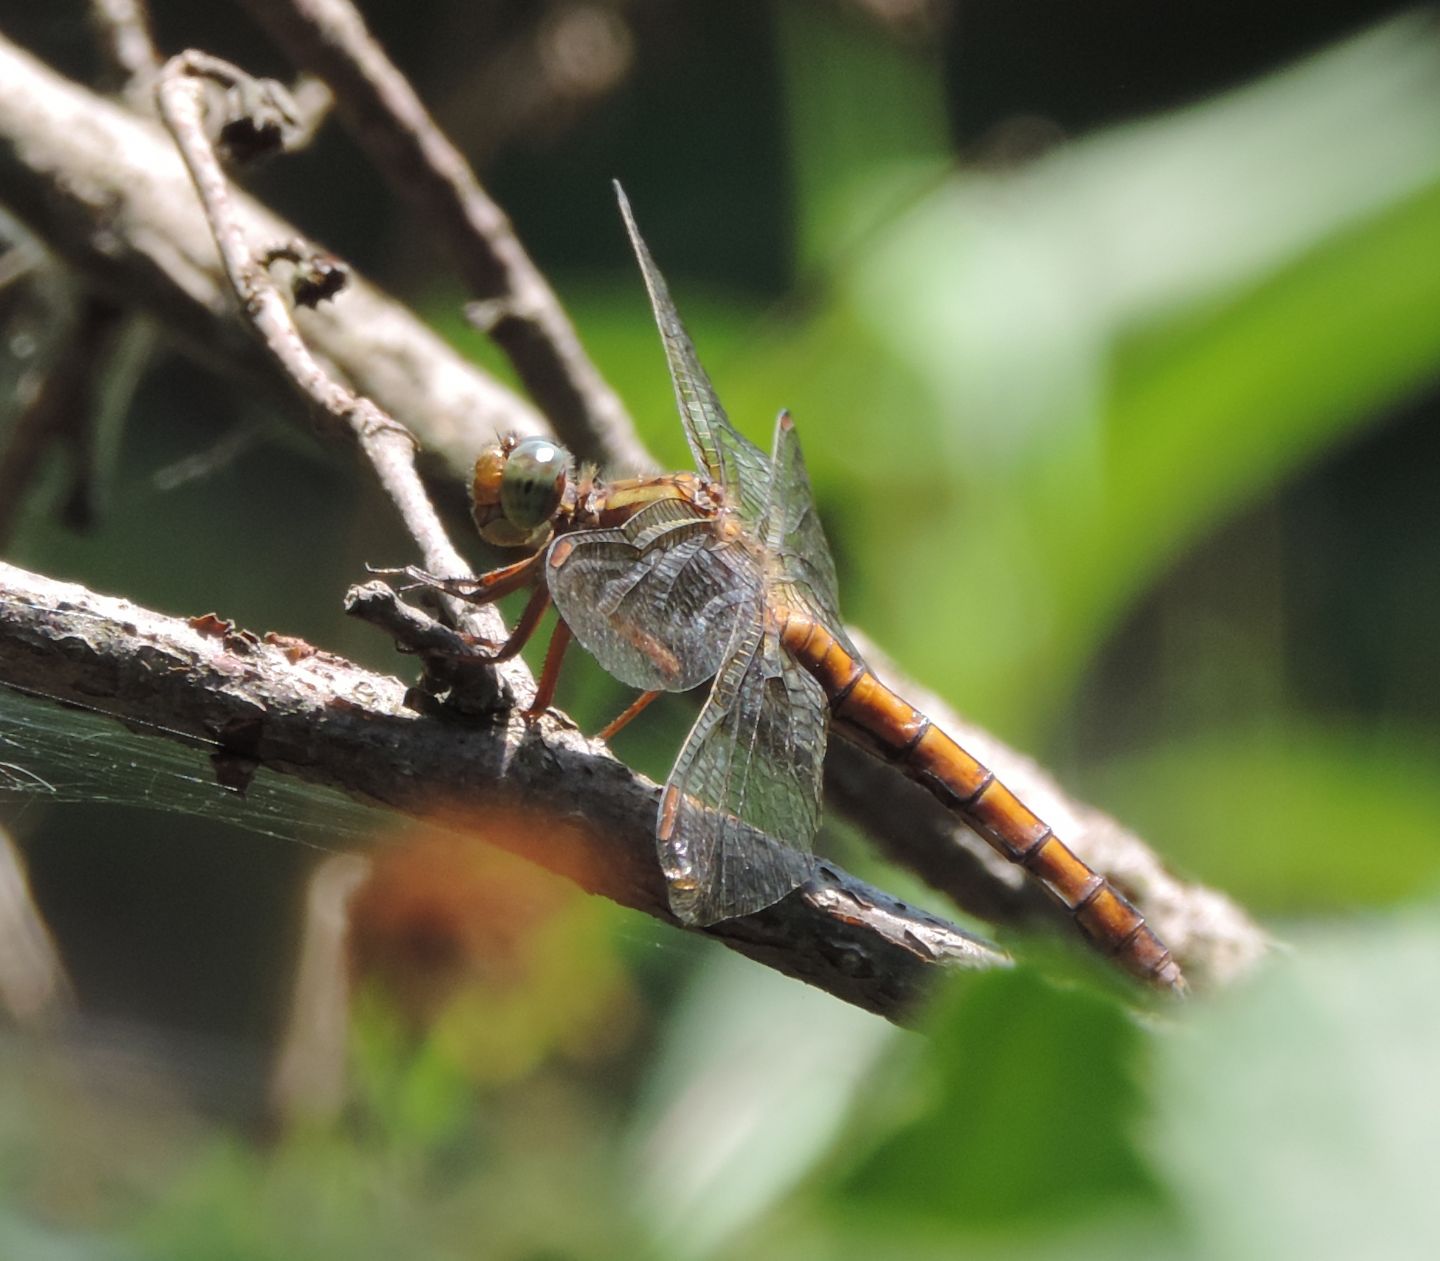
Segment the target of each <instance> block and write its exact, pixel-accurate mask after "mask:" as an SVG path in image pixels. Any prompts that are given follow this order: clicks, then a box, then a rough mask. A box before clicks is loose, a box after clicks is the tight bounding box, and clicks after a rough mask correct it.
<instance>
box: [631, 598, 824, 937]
mask: <svg viewBox="0 0 1440 1261" xmlns="http://www.w3.org/2000/svg"><path fill="white" fill-rule="evenodd" d="M828 717H829V711H828V709H827V707H826V704H825V697H824V694H823V693H822V692H821V690H820V687H819V685H818V684H817V683H816V682H815V680H814V679H812V678H811V677H810V676H809V675H808V674H806V673H805V672H804V671H803V670H801V669H800V668H799V667H798V666H796V665H795V664H794V663H793V662H792V661H791V660H790V658H789V657H788V656H787V655H786V654H785V653H783V652H782V651H781V650H780V647H779V645H778V644H777V643H776V642H775V641H774V637H773V635H769V634H767V632H766V631H765V629H764V623H763V621H762V618H761V617H760V610H759V609H758V608H757V609H756V610H755V616H754V617H747V618H746V619H745V621H744V622H742V623H741V624H740V626H739V627H738V628H737V633H736V636H735V638H734V640H733V641H732V643H731V652H730V653H729V654H728V655H727V657H726V660H725V663H724V665H723V666H722V667H721V669H720V673H719V675H717V676H716V679H715V684H714V686H713V687H712V688H711V691H710V697H709V699H708V700H707V701H706V703H705V707H704V708H703V709H702V710H701V711H700V716H699V718H697V719H696V722H695V726H694V727H693V728H692V730H691V732H690V736H689V738H688V739H687V740H686V741H685V747H684V748H683V749H682V750H681V751H680V756H679V758H678V759H677V760H676V762H675V769H674V770H673V771H672V772H671V773H670V779H669V781H668V782H667V783H666V785H665V793H664V796H663V797H662V798H661V802H660V819H659V824H658V826H657V828H656V839H657V843H658V845H659V852H660V863H661V866H662V867H663V868H664V871H665V875H666V879H667V881H668V883H669V890H670V907H671V909H672V910H673V911H674V912H675V914H676V916H677V917H678V918H679V919H681V920H682V921H684V922H685V923H690V924H713V923H715V922H717V921H718V920H722V919H731V918H734V917H736V916H740V915H749V914H752V913H753V912H755V911H758V910H761V909H763V908H764V907H767V906H769V905H770V904H771V903H772V902H777V901H779V899H780V898H782V897H784V896H785V895H786V894H787V893H789V892H790V891H791V890H792V889H794V888H796V887H797V886H798V885H800V884H803V883H804V882H805V880H807V879H808V878H809V875H810V872H811V870H812V867H813V862H812V859H811V858H810V854H809V850H810V844H811V841H812V840H813V839H814V835H815V831H816V829H817V828H818V827H819V824H820V790H821V765H822V763H823V761H824V757H825V737H826V728H827V721H828Z"/></svg>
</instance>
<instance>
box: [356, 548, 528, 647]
mask: <svg viewBox="0 0 1440 1261" xmlns="http://www.w3.org/2000/svg"><path fill="white" fill-rule="evenodd" d="M544 555H545V553H544V552H543V551H542V552H536V553H535V554H534V555H533V556H527V557H525V559H524V560H517V561H516V562H515V563H514V564H513V565H501V566H500V567H499V568H498V569H491V570H489V571H487V572H486V573H483V574H480V575H478V576H477V577H474V578H437V577H435V575H434V574H427V573H426V572H425V571H424V570H423V569H417V568H415V566H414V565H406V566H405V567H404V568H403V569H398V570H390V569H377V570H374V571H373V572H375V573H402V574H404V575H405V576H406V577H408V578H411V579H413V580H414V585H415V586H417V587H432V588H434V589H435V590H436V591H443V592H444V593H445V594H446V595H450V596H454V597H455V598H456V599H457V600H465V601H468V602H469V603H470V604H494V603H495V601H496V600H498V599H500V598H501V596H507V595H509V594H510V593H511V592H512V591H519V590H520V589H521V588H522V587H528V586H529V585H530V584H531V583H532V582H534V581H535V579H536V577H537V576H538V575H539V572H540V564H541V561H542V558H543V557H544ZM512 655H513V654H512Z"/></svg>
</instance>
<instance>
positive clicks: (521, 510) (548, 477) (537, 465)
mask: <svg viewBox="0 0 1440 1261" xmlns="http://www.w3.org/2000/svg"><path fill="white" fill-rule="evenodd" d="M569 467H570V453H569V452H568V451H566V450H565V448H564V447H562V446H560V444H559V443H556V442H551V441H550V440H549V439H548V438H526V439H525V440H524V441H523V442H519V443H517V444H516V446H515V449H514V450H513V451H511V452H510V456H509V458H508V459H507V460H506V462H505V472H504V474H503V475H502V477H501V481H500V507H501V510H502V511H503V512H504V513H505V517H506V519H507V520H508V521H509V522H510V523H511V524H512V525H514V526H516V527H517V528H518V529H519V530H521V531H524V532H531V531H535V530H538V529H540V527H541V526H544V525H546V524H548V522H549V521H550V518H551V517H553V516H554V515H555V510H556V509H557V508H559V507H560V501H561V499H562V498H563V497H564V494H565V479H566V477H567V475H568V470H569Z"/></svg>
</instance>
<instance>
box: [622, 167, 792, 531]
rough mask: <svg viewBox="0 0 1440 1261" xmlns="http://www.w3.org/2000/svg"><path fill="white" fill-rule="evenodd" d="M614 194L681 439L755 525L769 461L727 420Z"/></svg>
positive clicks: (665, 289) (630, 216) (624, 204)
mask: <svg viewBox="0 0 1440 1261" xmlns="http://www.w3.org/2000/svg"><path fill="white" fill-rule="evenodd" d="M615 195H616V196H617V197H618V198H619V199H620V213H621V214H622V215H623V216H624V217H625V228H626V231H628V232H629V234H630V244H631V245H632V246H633V247H634V249H635V257H636V258H637V259H638V260H639V262H640V271H641V273H642V274H643V275H644V277H645V288H646V289H647V290H648V291H649V294H650V308H651V310H652V311H654V313H655V323H656V324H657V325H658V326H659V329H660V340H661V341H662V342H663V343H664V346H665V359H666V362H667V363H668V364H669V367H670V379H671V381H672V382H674V385H675V401H676V403H677V404H678V405H679V408H680V419H681V420H682V421H683V422H684V424H685V437H686V438H687V440H688V441H689V443H690V453H691V455H693V456H694V457H695V464H696V467H697V468H698V469H699V470H700V471H701V472H703V473H704V474H705V475H706V476H707V477H709V478H710V480H711V481H714V482H718V483H719V484H720V485H721V486H723V487H724V488H725V489H726V490H728V491H730V492H732V494H734V495H736V496H738V506H739V509H740V514H741V516H742V517H743V518H744V519H745V520H746V521H747V522H752V523H758V522H760V521H761V520H763V517H764V508H765V502H766V499H767V496H768V493H769V485H770V461H769V460H768V459H766V457H765V453H764V452H763V451H761V450H760V448H759V447H757V446H756V445H755V444H754V443H753V442H751V441H750V440H749V439H748V438H746V437H745V436H744V435H743V434H741V433H740V431H739V430H738V429H736V428H735V426H734V425H732V424H731V423H730V418H729V417H728V416H727V415H726V414H725V409H724V407H722V406H721V405H720V400H719V398H718V397H717V396H716V394H715V387H714V386H713V385H711V384H710V377H709V375H708V374H707V373H706V371H705V369H704V368H703V367H701V366H700V358H699V356H698V355H697V354H696V353H695V345H694V343H693V342H691V340H690V335H689V334H688V333H687V332H686V331H685V325H684V324H682V323H681V322H680V314H679V312H678V311H676V310H675V304H674V303H673V302H672V301H671V300H670V290H669V288H668V287H667V286H666V284H665V277H664V276H662V275H661V274H660V269H659V268H658V267H656V266H655V260H654V259H653V258H652V257H651V256H650V250H649V248H648V247H647V246H646V244H645V241H644V238H642V237H641V235H640V229H639V228H637V227H636V226H635V216H634V214H632V213H631V210H630V202H629V199H628V198H627V197H626V196H625V190H624V189H623V188H621V187H620V183H619V181H618V180H617V181H616V183H615Z"/></svg>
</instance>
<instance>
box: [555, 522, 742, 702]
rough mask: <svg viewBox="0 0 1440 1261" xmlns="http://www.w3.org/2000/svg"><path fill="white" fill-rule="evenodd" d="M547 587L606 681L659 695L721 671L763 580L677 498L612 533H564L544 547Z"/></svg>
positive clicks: (739, 553) (711, 525)
mask: <svg viewBox="0 0 1440 1261" xmlns="http://www.w3.org/2000/svg"><path fill="white" fill-rule="evenodd" d="M545 580H546V583H547V585H548V586H549V588H550V596H551V598H552V599H553V600H554V601H555V607H556V608H557V609H558V610H559V612H560V616H561V617H563V618H564V619H565V621H566V623H567V624H568V625H569V627H570V629H571V630H572V631H574V633H575V638H576V639H578V640H579V641H580V643H581V645H582V646H583V647H584V649H585V651H586V652H588V653H589V654H590V655H591V656H592V657H594V658H595V660H596V661H598V662H599V663H600V665H601V666H602V667H603V668H604V669H605V670H606V671H607V672H608V673H610V674H613V675H614V676H615V677H616V678H617V679H619V680H620V681H621V682H622V683H628V684H629V685H630V686H631V687H638V688H643V689H645V690H646V691H666V692H682V691H685V690H686V689H687V688H692V687H694V686H696V684H699V683H703V682H704V681H705V680H706V679H708V678H709V677H710V676H711V675H713V674H714V673H715V672H716V671H717V670H718V669H719V668H720V662H721V660H722V659H723V658H724V655H725V646H726V645H727V644H728V643H729V642H730V641H731V639H732V638H733V637H734V633H735V626H736V622H737V619H738V618H739V616H740V614H741V611H742V610H744V609H745V608H747V607H749V606H751V605H753V604H754V603H755V602H756V600H757V598H758V595H759V592H760V581H761V580H760V576H759V572H758V568H757V564H756V561H755V558H754V557H753V556H752V555H751V554H750V553H748V552H746V551H745V550H744V549H743V548H740V547H738V546H736V545H733V544H730V543H726V542H723V541H722V540H719V539H717V538H716V537H715V532H714V523H713V521H711V520H709V519H707V518H704V517H699V516H697V515H696V514H695V513H694V512H693V511H692V510H690V509H689V508H687V507H686V506H685V505H684V504H683V502H681V501H679V500H674V499H660V500H657V501H656V502H655V503H653V504H650V505H649V506H648V507H646V508H644V509H642V510H641V511H640V512H637V513H636V514H635V515H634V516H633V517H631V518H630V520H629V521H627V522H626V523H625V525H624V526H623V527H621V528H619V529H614V530H586V531H584V532H583V533H576V534H562V535H561V536H560V537H559V538H557V539H556V540H555V541H554V542H553V543H551V544H550V551H549V554H548V555H547V556H546V558H545Z"/></svg>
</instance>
